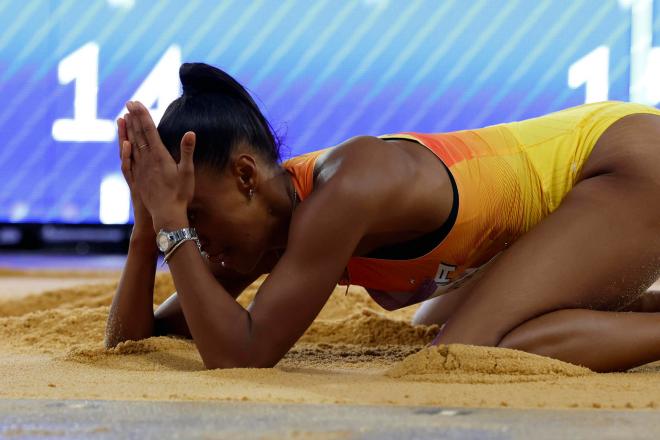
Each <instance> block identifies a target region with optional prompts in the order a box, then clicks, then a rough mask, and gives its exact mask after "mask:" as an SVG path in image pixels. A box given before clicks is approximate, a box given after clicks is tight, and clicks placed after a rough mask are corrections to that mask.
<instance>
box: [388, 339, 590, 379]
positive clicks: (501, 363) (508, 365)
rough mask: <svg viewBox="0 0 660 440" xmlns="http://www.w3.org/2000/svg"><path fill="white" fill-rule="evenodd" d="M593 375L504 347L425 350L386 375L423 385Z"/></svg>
mask: <svg viewBox="0 0 660 440" xmlns="http://www.w3.org/2000/svg"><path fill="white" fill-rule="evenodd" d="M588 374H593V372H592V371H591V370H589V369H588V368H584V367H580V366H577V365H573V364H568V363H566V362H562V361H558V360H556V359H549V358H547V357H543V356H537V355H535V354H530V353H525V352H522V351H518V350H509V349H507V348H492V347H474V346H470V345H459V344H451V345H440V346H433V347H426V348H424V349H423V350H420V351H419V352H417V353H415V354H413V355H410V356H408V357H407V358H405V359H404V360H403V361H401V362H399V363H397V364H395V365H394V366H393V367H392V368H390V369H389V370H388V371H387V373H386V375H387V376H389V377H393V378H397V379H406V380H414V381H426V382H441V383H442V382H458V383H505V382H529V381H541V380H552V379H557V378H561V377H576V376H586V375H588Z"/></svg>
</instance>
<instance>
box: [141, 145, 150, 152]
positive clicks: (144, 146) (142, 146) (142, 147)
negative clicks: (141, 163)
mask: <svg viewBox="0 0 660 440" xmlns="http://www.w3.org/2000/svg"><path fill="white" fill-rule="evenodd" d="M146 148H149V144H142V145H138V150H140V151H142V150H144V149H146Z"/></svg>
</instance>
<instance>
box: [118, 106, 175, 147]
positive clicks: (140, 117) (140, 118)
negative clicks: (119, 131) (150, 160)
mask: <svg viewBox="0 0 660 440" xmlns="http://www.w3.org/2000/svg"><path fill="white" fill-rule="evenodd" d="M127 108H128V109H129V110H130V111H131V115H132V116H135V119H134V125H135V127H136V134H137V135H138V136H140V140H141V144H140V145H144V144H148V145H149V149H150V150H151V151H152V152H155V153H157V154H163V153H166V151H164V150H165V147H164V146H163V143H162V142H161V140H160V136H159V135H158V129H157V128H156V124H154V120H153V119H152V118H151V115H150V114H149V110H147V108H146V107H145V106H144V105H143V104H142V103H140V102H138V101H131V102H129V103H128V104H127Z"/></svg>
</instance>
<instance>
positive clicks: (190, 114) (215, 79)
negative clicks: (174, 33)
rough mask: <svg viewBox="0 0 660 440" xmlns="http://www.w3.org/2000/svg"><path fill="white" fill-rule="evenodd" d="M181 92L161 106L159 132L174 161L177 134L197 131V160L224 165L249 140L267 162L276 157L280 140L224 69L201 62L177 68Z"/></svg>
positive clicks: (278, 153) (176, 156)
mask: <svg viewBox="0 0 660 440" xmlns="http://www.w3.org/2000/svg"><path fill="white" fill-rule="evenodd" d="M179 77H180V78H181V84H182V86H183V95H181V96H180V97H179V98H177V99H176V100H174V101H173V102H172V103H171V104H170V105H169V106H168V107H167V110H165V114H164V115H163V117H162V119H161V120H160V123H159V124H158V133H159V134H160V137H161V139H162V141H163V143H164V144H165V147H166V148H167V150H168V151H169V152H170V154H171V155H172V157H173V158H174V159H175V160H177V161H178V160H179V158H180V151H179V150H180V143H181V138H182V137H183V135H184V134H185V133H186V132H187V131H194V132H195V135H196V143H195V153H194V156H193V161H194V163H195V165H198V164H199V165H202V166H209V167H212V168H214V169H216V170H223V169H224V168H225V166H226V165H227V163H228V162H229V157H230V154H231V152H232V150H233V149H234V148H235V147H236V146H238V145H240V144H248V145H250V147H251V148H252V149H254V150H255V152H256V153H257V154H260V155H261V156H262V158H263V159H265V160H266V161H269V162H270V163H279V161H280V140H279V138H278V137H277V135H276V134H275V132H274V131H273V128H272V127H271V125H270V124H269V123H268V121H267V120H266V118H265V117H264V115H263V114H262V113H261V111H260V110H259V107H258V106H257V104H256V103H255V102H254V100H253V99H252V97H251V96H250V94H249V93H248V92H247V90H245V88H244V87H243V86H242V85H241V84H239V83H238V81H236V80H235V79H234V78H232V77H231V76H230V75H229V74H227V73H226V72H224V71H222V70H220V69H218V68H217V67H213V66H210V65H208V64H204V63H185V64H182V65H181V68H180V69H179Z"/></svg>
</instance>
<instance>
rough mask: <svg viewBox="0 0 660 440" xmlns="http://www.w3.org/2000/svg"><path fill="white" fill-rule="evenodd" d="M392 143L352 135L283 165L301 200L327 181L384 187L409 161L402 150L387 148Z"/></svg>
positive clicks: (364, 186) (391, 146)
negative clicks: (291, 175)
mask: <svg viewBox="0 0 660 440" xmlns="http://www.w3.org/2000/svg"><path fill="white" fill-rule="evenodd" d="M395 143H396V142H394V141H385V140H383V139H380V138H378V137H375V136H367V135H361V136H355V137H352V138H350V139H347V140H346V141H344V142H342V143H340V144H337V145H335V146H332V147H327V148H323V149H320V150H316V151H312V152H309V153H304V154H301V155H299V156H296V157H293V158H291V159H289V160H287V161H286V162H284V163H283V166H284V167H285V168H287V169H288V170H289V171H291V172H292V174H293V175H294V178H295V179H296V180H297V182H298V184H299V190H300V191H301V192H302V194H301V196H302V197H305V196H308V195H309V194H310V193H311V192H312V191H314V190H317V189H319V188H321V187H323V186H325V185H326V184H327V183H328V182H330V181H334V182H335V183H338V181H344V182H346V183H347V184H349V185H352V184H354V185H356V186H359V187H362V188H373V186H374V185H375V187H376V188H383V187H385V186H387V184H388V183H391V182H393V179H394V178H395V177H396V175H397V174H400V173H401V172H402V170H404V169H405V163H406V161H408V160H409V158H407V157H406V155H405V154H404V152H402V150H401V149H398V148H396V147H395V146H394V145H390V144H395ZM356 190H357V188H356Z"/></svg>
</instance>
